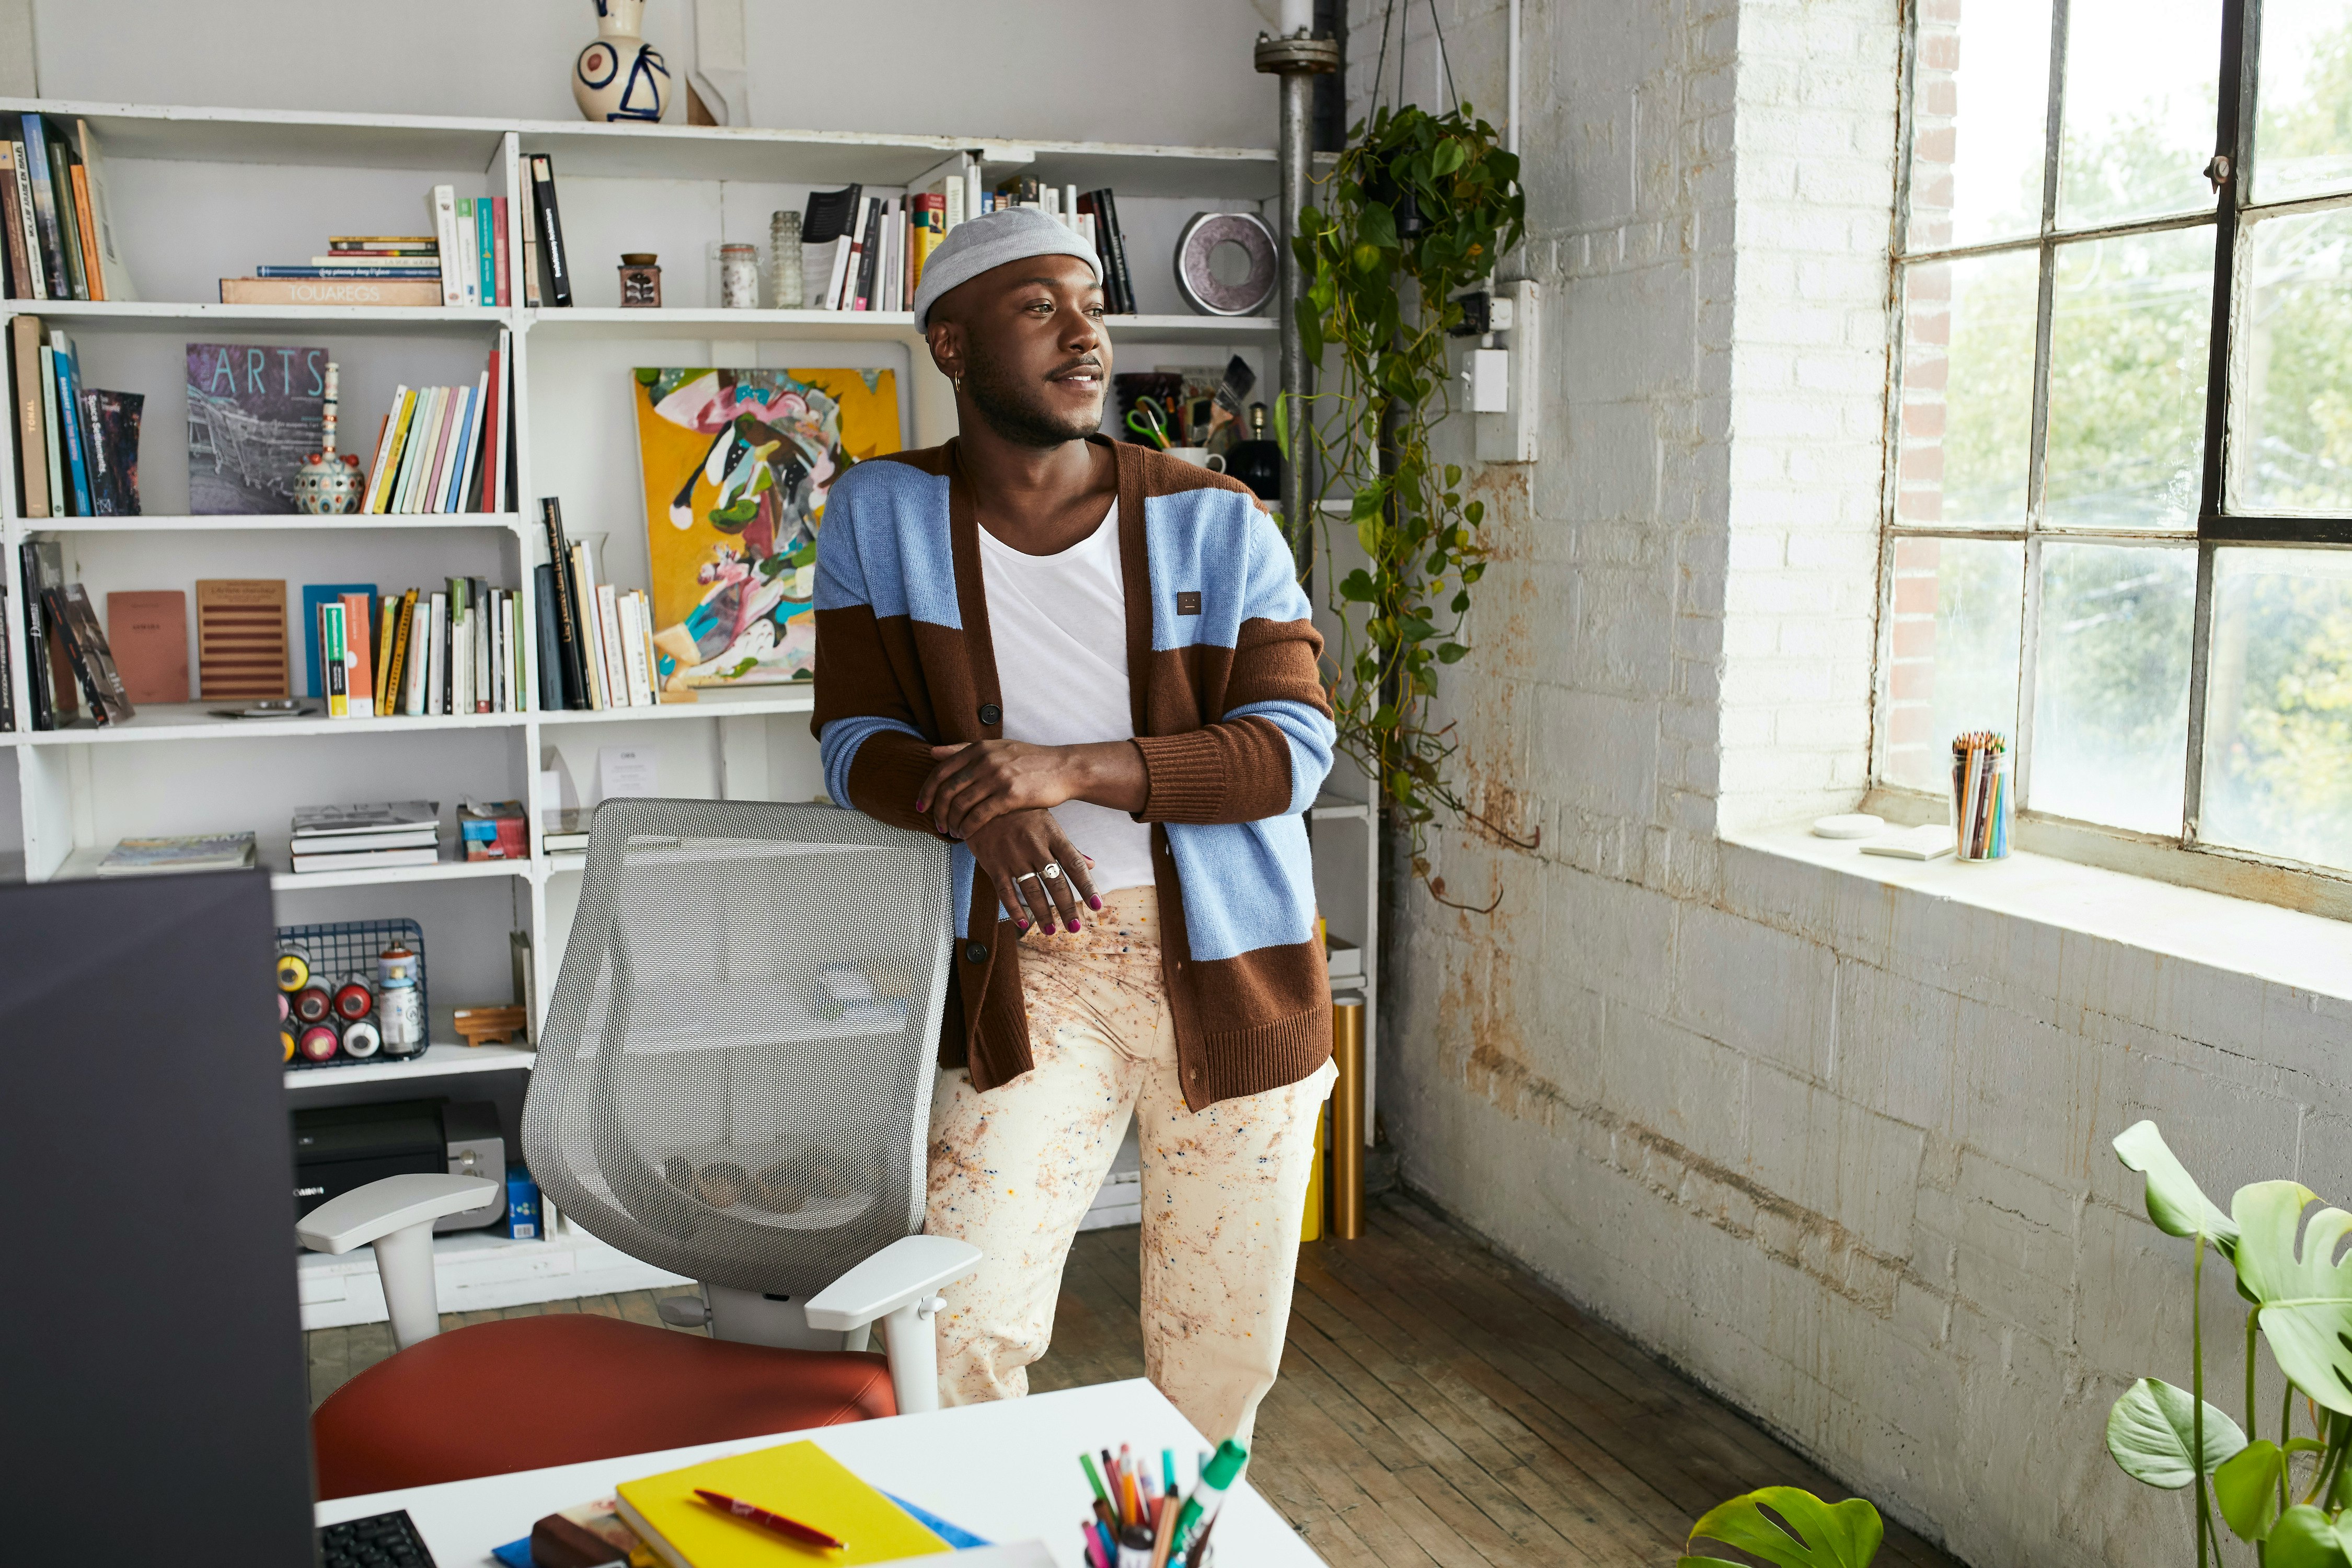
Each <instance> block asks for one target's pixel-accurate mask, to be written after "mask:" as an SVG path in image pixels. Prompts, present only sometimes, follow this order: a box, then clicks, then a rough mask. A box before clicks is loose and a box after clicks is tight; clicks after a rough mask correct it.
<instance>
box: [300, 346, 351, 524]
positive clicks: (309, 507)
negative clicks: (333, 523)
mask: <svg viewBox="0 0 2352 1568" xmlns="http://www.w3.org/2000/svg"><path fill="white" fill-rule="evenodd" d="M319 447H320V449H319V450H318V451H316V452H313V453H311V454H310V456H309V457H307V458H303V459H302V468H301V471H300V472H299V473H297V474H296V475H295V476H294V504H295V505H296V506H298V507H299V508H301V509H302V510H304V511H307V512H309V513H310V515H311V516H313V517H341V516H342V515H343V514H344V513H346V512H353V511H357V510H359V509H360V492H361V491H362V490H363V489H366V488H367V484H366V481H365V479H363V478H362V476H361V474H360V460H359V458H358V456H357V455H356V454H355V453H352V452H338V451H336V450H335V362H334V361H333V360H329V361H328V362H327V400H326V405H325V407H324V408H323V409H322V410H321V419H320V434H319Z"/></svg>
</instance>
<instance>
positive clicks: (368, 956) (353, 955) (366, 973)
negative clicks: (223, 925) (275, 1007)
mask: <svg viewBox="0 0 2352 1568" xmlns="http://www.w3.org/2000/svg"><path fill="white" fill-rule="evenodd" d="M393 946H400V947H404V948H406V949H408V951H409V952H413V953H415V955H416V1005H417V1011H418V1014H419V1016H421V1017H422V1018H423V1019H424V1020H425V1037H424V1039H423V1040H422V1041H421V1042H420V1043H419V1044H418V1046H417V1048H416V1050H415V1052H414V1053H413V1054H411V1055H407V1056H399V1055H395V1054H394V1053H393V1052H392V1051H390V1050H379V1051H378V1052H377V1053H376V1054H375V1055H373V1056H371V1057H350V1056H345V1055H344V1054H343V1051H342V1047H340V1046H338V1047H336V1048H335V1054H334V1055H333V1056H331V1057H329V1058H327V1059H326V1060H324V1061H312V1060H311V1059H310V1058H308V1057H306V1056H303V1055H302V1054H301V1053H299V1051H298V1052H297V1053H295V1057H294V1059H293V1060H292V1061H290V1062H289V1063H288V1064H287V1066H288V1067H289V1068H300V1069H302V1070H304V1071H316V1070H324V1069H332V1068H353V1067H371V1066H373V1065H374V1064H376V1063H378V1062H413V1061H418V1060H421V1059H423V1058H424V1055H425V1047H426V1046H428V1045H430V1044H431V1043H432V1027H433V1025H432V1019H433V1008H432V999H431V997H430V996H428V995H427V994H426V993H425V928H424V927H423V926H420V925H418V924H417V923H416V922H415V921H337V922H336V923H334V924H331V925H310V926H279V927H278V951H279V952H284V951H286V950H287V949H288V948H289V947H299V948H300V949H301V950H302V951H303V952H305V953H306V954H308V955H309V957H310V983H311V984H314V985H322V986H324V987H326V989H327V992H328V994H333V993H334V992H336V991H337V990H339V989H341V986H342V984H343V983H344V982H345V981H346V980H348V979H350V978H351V977H352V975H354V974H356V975H358V976H360V977H361V978H362V979H363V980H365V981H366V982H367V988H368V993H369V994H370V996H371V997H373V998H374V1002H373V1004H372V1005H371V1008H370V1011H369V1013H368V1015H367V1016H368V1017H369V1018H370V1019H372V1020H373V1021H374V1022H375V1023H376V1025H377V1026H378V1027H379V1028H381V1027H382V1026H383V1012H382V1007H381V1003H382V999H383V993H382V990H381V988H380V987H379V986H378V985H377V984H376V957H377V955H378V954H380V953H382V952H383V950H384V949H386V948H388V947H393ZM289 1027H291V1028H293V1029H294V1030H295V1031H296V1033H298V1034H299V1032H300V1028H301V1026H299V1024H298V1025H289Z"/></svg>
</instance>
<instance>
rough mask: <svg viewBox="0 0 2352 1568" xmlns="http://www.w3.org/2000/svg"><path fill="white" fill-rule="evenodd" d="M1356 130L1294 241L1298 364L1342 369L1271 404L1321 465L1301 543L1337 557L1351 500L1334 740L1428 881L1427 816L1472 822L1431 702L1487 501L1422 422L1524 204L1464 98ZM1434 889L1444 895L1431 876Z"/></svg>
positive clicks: (1465, 607)
mask: <svg viewBox="0 0 2352 1568" xmlns="http://www.w3.org/2000/svg"><path fill="white" fill-rule="evenodd" d="M1348 135H1349V146H1348V148H1347V150H1346V151H1345V152H1343V153H1340V154H1339V161H1338V163H1337V164H1336V166H1335V167H1334V168H1333V169H1332V171H1331V173H1330V174H1329V176H1328V180H1327V182H1326V185H1327V195H1326V201H1327V205H1326V206H1324V207H1317V206H1309V207H1307V208H1306V209H1304V210H1303V211H1302V212H1300V214H1299V215H1298V231H1297V237H1296V238H1295V239H1294V240H1293V242H1292V243H1293V244H1294V245H1295V246H1296V247H1297V253H1298V259H1299V264H1300V267H1301V268H1302V269H1303V270H1304V271H1305V274H1306V277H1307V280H1308V281H1307V303H1306V305H1305V307H1304V308H1303V309H1302V310H1300V311H1299V330H1300V336H1301V337H1302V338H1303V339H1304V340H1305V346H1306V351H1307V362H1308V363H1318V362H1321V361H1324V359H1325V351H1326V350H1327V349H1329V350H1333V351H1336V353H1335V356H1334V357H1335V358H1336V361H1337V363H1336V365H1334V364H1332V363H1325V364H1324V372H1323V384H1324V388H1325V390H1322V391H1320V392H1318V393H1317V394H1315V395H1313V396H1311V397H1309V398H1307V399H1305V400H1304V402H1305V404H1306V405H1307V406H1306V408H1305V411H1304V414H1303V416H1302V415H1301V412H1300V411H1299V410H1298V409H1297V408H1296V407H1293V406H1290V405H1277V407H1276V425H1277V431H1276V433H1277V435H1278V436H1280V437H1281V438H1282V440H1283V443H1284V446H1285V449H1286V452H1288V453H1289V455H1290V456H1291V458H1292V460H1293V461H1298V460H1300V459H1301V458H1305V459H1307V460H1308V461H1309V463H1310V464H1311V471H1312V472H1313V474H1314V475H1315V476H1317V479H1318V489H1317V493H1316V495H1315V496H1314V497H1313V498H1311V499H1312V500H1313V502H1314V503H1316V504H1314V505H1313V507H1312V509H1311V510H1309V511H1308V518H1309V519H1311V520H1312V521H1311V522H1310V521H1307V520H1304V519H1302V520H1294V521H1292V523H1291V527H1292V529H1293V531H1294V535H1295V538H1294V542H1295V543H1297V542H1304V540H1305V538H1306V537H1307V531H1309V530H1310V529H1312V530H1316V531H1318V534H1319V537H1318V543H1320V544H1321V545H1322V546H1323V547H1324V548H1323V551H1322V553H1323V554H1324V555H1325V556H1326V558H1327V559H1328V556H1329V552H1328V544H1329V532H1330V529H1331V527H1332V526H1333V515H1334V513H1333V511H1332V510H1328V509H1326V508H1325V507H1324V506H1323V505H1322V504H1321V503H1322V502H1323V501H1324V500H1326V499H1327V498H1330V497H1333V496H1335V495H1336V496H1339V497H1344V498H1346V500H1347V503H1348V506H1347V512H1346V516H1347V527H1348V528H1349V530H1350V531H1352V532H1353V533H1354V535H1355V539H1356V542H1357V544H1358V545H1359V546H1360V547H1361V549H1362V552H1363V554H1364V557H1365V563H1364V564H1363V565H1361V566H1360V567H1357V568H1356V569H1355V570H1353V571H1350V572H1349V573H1348V574H1347V575H1346V576H1344V577H1342V578H1341V579H1340V580H1339V582H1338V583H1336V584H1329V588H1330V591H1331V594H1332V598H1331V608H1332V610H1333V611H1334V613H1335V614H1336V616H1338V619H1339V636H1338V637H1337V638H1336V640H1335V642H1334V644H1333V646H1332V647H1331V650H1330V654H1329V659H1328V665H1327V668H1326V670H1325V679H1326V680H1327V682H1328V685H1329V687H1330V692H1331V704H1332V708H1333V710H1334V714H1335V716H1336V718H1337V721H1338V725H1339V749H1340V750H1341V751H1342V752H1345V753H1346V754H1347V755H1349V756H1350V757H1352V758H1353V759H1354V760H1355V761H1356V762H1357V763H1358V764H1359V765H1360V766H1361V767H1362V768H1363V769H1364V771H1365V773H1367V774H1369V775H1370V777H1371V778H1373V779H1375V780H1377V781H1378V787H1379V789H1380V795H1381V804H1382V805H1383V806H1384V808H1385V809H1386V811H1387V812H1388V814H1389V816H1390V817H1391V821H1393V822H1395V823H1396V824H1398V825H1400V826H1402V827H1404V828H1405V830H1406V832H1407V834H1408V836H1409V838H1410V842H1411V846H1412V872H1413V875H1414V876H1416V877H1419V878H1421V879H1424V880H1429V863H1428V860H1427V858H1426V856H1425V855H1424V853H1423V848H1424V845H1425V842H1426V839H1425V835H1426V831H1427V827H1428V825H1429V823H1430V822H1431V821H1432V820H1433V818H1434V817H1435V816H1436V815H1437V813H1438V812H1439V811H1440V810H1444V811H1447V812H1450V813H1453V814H1454V815H1456V816H1473V817H1474V818H1475V814H1474V813H1473V812H1472V811H1471V810H1470V808H1469V806H1468V805H1466V803H1465V801H1464V800H1463V798H1462V795H1461V794H1460V792H1459V790H1458V789H1457V787H1456V785H1455V784H1454V779H1453V777H1452V775H1451V773H1450V772H1449V763H1451V761H1452V759H1453V756H1454V752H1455V751H1456V749H1457V747H1456V742H1454V739H1453V737H1452V733H1451V731H1452V728H1453V727H1452V726H1451V725H1450V724H1449V725H1445V726H1443V727H1439V728H1432V727H1431V719H1430V711H1429V710H1430V703H1431V700H1432V699H1433V698H1434V697H1435V695H1436V692H1437V675H1438V671H1439V669H1440V668H1443V667H1444V666H1446V665H1450V664H1453V663H1455V662H1456V661H1458V660H1459V659H1460V658H1462V657H1463V655H1464V654H1465V653H1467V652H1468V651H1469V649H1468V647H1467V646H1466V645H1465V643H1464V641H1463V640H1462V639H1463V627H1464V621H1465V616H1467V614H1468V612H1469V608H1470V602H1471V590H1472V589H1473V587H1475V584H1477V582H1478V579H1479V576H1480V575H1481V574H1483V573H1484V572H1485V571H1486V546H1485V544H1484V543H1483V542H1482V540H1481V536H1480V533H1479V528H1480V525H1481V524H1482V523H1483V522H1484V521H1485V512H1486V509H1485V506H1484V505H1483V503H1481V502H1479V501H1477V500H1465V499H1464V497H1463V494H1462V469H1461V468H1460V467H1459V466H1457V465H1455V464H1452V463H1447V464H1444V465H1442V466H1441V465H1439V464H1438V463H1437V462H1436V461H1435V459H1434V458H1433V457H1432V455H1431V451H1430V435H1431V431H1432V430H1433V428H1434V426H1436V425H1437V423H1438V422H1439V421H1440V420H1442V419H1443V418H1444V417H1445V416H1446V415H1447V414H1448V413H1450V412H1451V411H1452V406H1453V403H1452V392H1453V386H1454V380H1453V376H1452V374H1451V367H1450V365H1449V363H1448V355H1447V353H1446V343H1447V338H1446V332H1447V329H1449V328H1451V327H1454V326H1456V325H1458V324H1460V322H1461V321H1462V316H1463V312H1462V307H1461V305H1460V304H1458V303H1457V302H1456V301H1455V300H1454V296H1455V295H1456V294H1457V293H1460V292H1462V291H1463V290H1465V289H1469V288H1471V287H1473V286H1474V285H1475V284H1478V283H1480V282H1482V281H1484V280H1486V279H1488V278H1490V277H1491V276H1492V274H1493V272H1494V268H1495V262H1496V258H1498V257H1499V256H1501V254H1502V253H1503V252H1504V251H1506V250H1508V249H1509V248H1510V247H1512V246H1514V245H1516V244H1517V243H1518V240H1519V237H1520V235H1521V232H1522V231H1523V229H1524V227H1525V224H1526V217H1527V202H1526V198H1525V197H1524V196H1523V195H1521V194H1520V191H1519V184H1518V174H1519V161H1518V158H1517V155H1515V154H1513V153H1509V152H1507V151H1505V150H1504V148H1503V146H1502V144H1501V142H1500V141H1499V140H1498V139H1497V136H1496V131H1495V128H1494V127H1493V126H1491V125H1489V124H1487V123H1486V121H1483V120H1481V119H1479V118H1477V116H1476V115H1475V113H1474V112H1473V111H1472V110H1471V107H1470V105H1468V104H1466V103H1462V104H1457V105H1456V106H1455V107H1454V109H1453V110H1451V111H1450V112H1447V113H1444V114H1432V113H1430V112H1428V111H1427V110H1423V109H1421V108H1419V107H1418V106H1415V105H1410V104H1408V105H1405V106H1403V107H1402V108H1394V109H1391V108H1381V109H1378V110H1375V112H1374V113H1373V115H1372V117H1371V119H1370V121H1369V122H1364V121H1360V122H1358V123H1357V124H1356V125H1355V126H1354V127H1352V128H1351V129H1350V130H1349V133H1348ZM1335 370H1336V373H1337V374H1333V373H1334V371H1335ZM1478 820H1481V821H1482V822H1483V819H1478ZM1485 826H1488V827H1489V828H1490V829H1491V828H1492V826H1493V825H1492V824H1485ZM1429 885H1430V889H1431V891H1432V892H1433V893H1434V894H1435V895H1436V896H1438V897H1439V898H1441V899H1443V898H1444V885H1443V883H1442V881H1430V884H1429ZM1449 901H1450V900H1449ZM1490 907H1491V906H1490Z"/></svg>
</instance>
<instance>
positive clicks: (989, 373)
mask: <svg viewBox="0 0 2352 1568" xmlns="http://www.w3.org/2000/svg"><path fill="white" fill-rule="evenodd" d="M963 390H964V393H965V395H967V396H969V397H970V398H971V405H972V406H973V407H974V408H976V409H978V410H979V411H980V416H981V417H982V419H985V420H987V421H988V427H989V428H990V429H991V430H993V431H995V432H996V434H997V435H998V436H999V437H1003V439H1004V440H1007V441H1011V442H1013V443H1015V444H1016V445H1019V446H1023V447H1059V446H1061V445H1063V444H1064V443H1066V442H1069V441H1082V440H1084V439H1086V438H1087V437H1088V436H1091V435H1093V434H1094V433H1095V432H1096V430H1097V429H1099V428H1100V427H1101V422H1100V420H1099V418H1097V419H1088V418H1087V417H1086V416H1084V415H1080V414H1065V413H1062V412H1060V411H1058V410H1056V409H1055V408H1054V407H1053V406H1052V405H1049V404H1048V403H1046V401H1045V397H1044V395H1043V394H1042V393H1041V392H1040V391H1039V390H1038V388H1037V387H1035V386H1034V385H1033V384H1029V383H1026V382H1023V381H1021V380H1019V379H1017V378H1016V377H1015V376H1013V374H1012V373H1011V372H1010V371H1009V370H1008V369H1007V368H1006V367H1005V365H1004V364H1003V363H1002V362H1000V361H998V360H996V359H993V358H992V357H991V356H990V355H989V354H988V353H987V351H985V350H983V349H982V348H980V347H979V345H978V344H976V343H973V342H971V341H970V340H966V344H965V348H964V373H963Z"/></svg>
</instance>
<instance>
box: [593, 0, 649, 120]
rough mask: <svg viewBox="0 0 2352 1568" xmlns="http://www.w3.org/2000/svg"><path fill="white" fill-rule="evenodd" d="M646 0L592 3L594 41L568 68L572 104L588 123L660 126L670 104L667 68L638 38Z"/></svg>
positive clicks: (604, 0) (643, 18)
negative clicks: (664, 110)
mask: <svg viewBox="0 0 2352 1568" xmlns="http://www.w3.org/2000/svg"><path fill="white" fill-rule="evenodd" d="M645 15H646V0H596V41H595V42H594V43H593V44H590V45H589V46H588V47H586V48H584V49H583V50H581V51H580V58H579V59H578V60H577V61H575V62H574V63H573V65H572V101H573V102H574V103H577V104H578V105H579V106H580V112H581V114H582V115H583V117H585V118H586V119H589V120H614V121H633V120H641V121H645V122H646V123H647V124H649V125H650V124H656V123H658V122H659V121H660V120H661V117H662V110H663V108H664V107H665V106H666V105H667V103H668V102H669V67H668V66H667V65H665V64H663V63H662V58H661V51H660V50H659V49H656V48H655V47H653V46H652V45H651V44H649V43H647V42H646V41H645V39H644V38H642V37H639V36H638V34H637V28H638V26H640V25H641V24H642V23H643V22H644V20H645Z"/></svg>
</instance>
